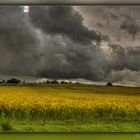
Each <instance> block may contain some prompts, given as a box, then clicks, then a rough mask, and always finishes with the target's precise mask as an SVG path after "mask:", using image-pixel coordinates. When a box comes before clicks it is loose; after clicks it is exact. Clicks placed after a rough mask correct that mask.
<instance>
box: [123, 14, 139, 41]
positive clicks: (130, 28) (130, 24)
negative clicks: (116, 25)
mask: <svg viewBox="0 0 140 140" xmlns="http://www.w3.org/2000/svg"><path fill="white" fill-rule="evenodd" d="M120 28H121V29H122V30H125V31H127V32H128V33H129V34H131V35H132V37H133V38H135V36H136V35H137V34H138V33H140V26H139V25H138V24H137V23H136V21H135V20H133V19H131V17H129V16H126V17H125V20H124V21H123V23H122V24H121V25H120Z"/></svg>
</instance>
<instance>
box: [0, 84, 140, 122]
mask: <svg viewBox="0 0 140 140" xmlns="http://www.w3.org/2000/svg"><path fill="white" fill-rule="evenodd" d="M0 115H1V117H3V116H4V117H14V118H17V119H22V118H29V119H60V120H66V119H78V120H86V119H89V120H92V119H98V118H100V119H127V120H138V119H139V118H140V96H138V95H131V96H130V95H121V94H100V93H96V90H95V91H94V90H93V91H90V92H89V93H88V90H87V93H86V91H83V92H82V91H80V90H78V89H77V90H74V89H67V88H63V87H61V88H54V87H51V86H48V87H40V86H37V87H29V86H3V87H0Z"/></svg>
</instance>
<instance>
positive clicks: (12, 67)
mask: <svg viewBox="0 0 140 140" xmlns="http://www.w3.org/2000/svg"><path fill="white" fill-rule="evenodd" d="M35 43H37V40H36V37H35V33H34V32H33V30H32V29H31V28H30V27H29V25H28V24H27V23H26V20H25V15H24V14H23V12H22V8H21V7H18V6H0V73H1V74H19V75H20V74H22V75H26V74H31V75H32V74H33V73H34V71H33V70H32V69H31V66H33V67H35V65H36V58H35V55H36V52H35V50H36V49H35V47H36V45H35Z"/></svg>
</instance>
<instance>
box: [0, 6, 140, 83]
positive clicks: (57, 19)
mask: <svg viewBox="0 0 140 140" xmlns="http://www.w3.org/2000/svg"><path fill="white" fill-rule="evenodd" d="M0 75H13V76H15V75H17V76H32V77H43V78H53V79H54V78H55V79H62V78H63V79H75V78H79V79H86V80H91V81H111V82H118V81H119V82H121V81H127V82H135V83H137V84H139V85H140V6H107V5H106V6H95V5H94V6H47V5H46V6H45V5H44V6H2V5H1V6H0Z"/></svg>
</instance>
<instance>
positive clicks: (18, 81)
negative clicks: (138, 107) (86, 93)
mask: <svg viewBox="0 0 140 140" xmlns="http://www.w3.org/2000/svg"><path fill="white" fill-rule="evenodd" d="M19 83H23V84H25V83H26V81H25V80H24V81H21V80H19V79H17V78H11V79H9V80H7V81H5V80H2V81H0V85H3V84H19ZM38 83H39V84H81V83H80V82H76V83H75V82H74V83H73V82H72V81H66V80H62V81H60V82H59V81H57V80H46V81H43V82H38ZM106 86H113V84H112V83H111V82H107V84H106Z"/></svg>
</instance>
